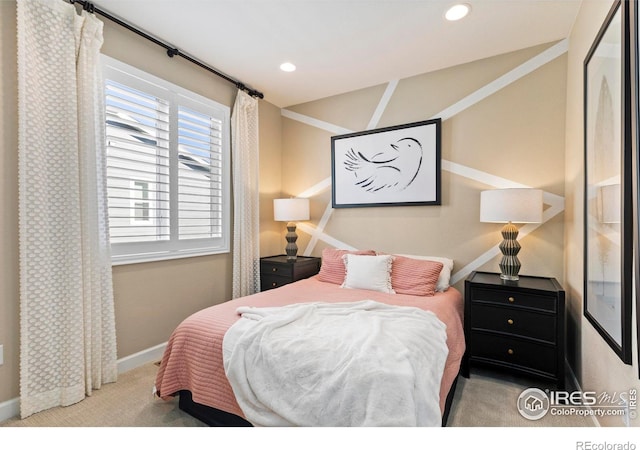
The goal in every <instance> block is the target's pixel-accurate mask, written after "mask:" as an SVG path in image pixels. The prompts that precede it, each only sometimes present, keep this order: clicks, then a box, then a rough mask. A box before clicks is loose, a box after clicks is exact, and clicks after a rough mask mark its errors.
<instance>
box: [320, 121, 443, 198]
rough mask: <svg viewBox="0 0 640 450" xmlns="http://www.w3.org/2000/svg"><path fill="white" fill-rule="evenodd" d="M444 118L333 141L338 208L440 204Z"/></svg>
mask: <svg viewBox="0 0 640 450" xmlns="http://www.w3.org/2000/svg"><path fill="white" fill-rule="evenodd" d="M440 129H441V119H433V120H426V121H423V122H415V123H410V124H406V125H397V126H393V127H387V128H379V129H375V130H368V131H362V132H358V133H350V134H344V135H340V136H333V137H332V138H331V181H332V196H331V201H332V206H333V207H334V208H353V207H367V206H403V205H404V206H406V205H440V204H441V200H440V171H441V161H440V158H441V149H440V145H441V143H440V134H441V130H440Z"/></svg>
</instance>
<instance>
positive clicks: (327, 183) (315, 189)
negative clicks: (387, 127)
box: [298, 177, 331, 198]
mask: <svg viewBox="0 0 640 450" xmlns="http://www.w3.org/2000/svg"><path fill="white" fill-rule="evenodd" d="M330 187H331V177H327V178H325V179H324V180H322V181H320V182H319V183H316V184H314V185H313V186H311V187H310V188H309V189H307V190H306V191H303V192H300V193H299V194H298V197H301V198H309V197H314V196H316V195H318V194H319V193H321V192H324V191H326V190H327V189H329V188H330Z"/></svg>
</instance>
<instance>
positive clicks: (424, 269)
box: [391, 256, 442, 296]
mask: <svg viewBox="0 0 640 450" xmlns="http://www.w3.org/2000/svg"><path fill="white" fill-rule="evenodd" d="M441 270H442V263H440V262H436V261H428V260H419V259H412V258H405V257H404V256H395V257H394V259H393V265H392V268H391V286H392V287H393V290H394V291H396V294H408V295H420V296H433V295H434V294H435V292H436V284H437V283H438V277H439V276H440V271H441Z"/></svg>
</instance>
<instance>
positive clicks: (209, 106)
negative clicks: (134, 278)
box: [105, 57, 230, 263]
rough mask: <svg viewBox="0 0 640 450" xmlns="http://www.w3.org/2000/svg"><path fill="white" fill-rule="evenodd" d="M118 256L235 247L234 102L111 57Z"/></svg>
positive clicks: (110, 157)
mask: <svg viewBox="0 0 640 450" xmlns="http://www.w3.org/2000/svg"><path fill="white" fill-rule="evenodd" d="M105 84H106V89H105V99H106V113H107V117H106V132H107V148H106V152H107V178H108V197H109V229H110V233H111V242H112V254H113V262H114V263H118V262H123V263H130V262H141V261H150V260H158V259H168V258H176V257H185V256H193V255H202V254H211V253H222V252H228V251H229V177H230V175H229V108H228V107H226V106H223V105H220V104H218V103H216V102H214V101H212V100H209V99H206V98H204V97H201V96H199V95H197V94H194V93H192V92H189V91H186V90H184V89H182V88H180V87H178V86H175V85H172V84H170V83H168V82H166V81H164V80H160V79H158V78H156V77H153V76H151V75H149V74H146V73H144V72H141V71H138V70H137V69H135V68H132V67H129V66H126V65H124V64H122V63H120V62H118V61H115V60H112V59H110V58H107V57H105Z"/></svg>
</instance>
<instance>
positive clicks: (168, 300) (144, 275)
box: [0, 1, 281, 403]
mask: <svg viewBox="0 0 640 450" xmlns="http://www.w3.org/2000/svg"><path fill="white" fill-rule="evenodd" d="M15 8H16V5H15V2H14V1H0V44H1V45H0V62H1V63H2V66H1V71H2V77H1V78H0V126H1V127H2V128H1V130H0V134H1V140H0V142H1V146H0V161H1V166H0V168H1V170H2V174H1V177H0V211H2V214H1V215H0V344H2V345H4V365H2V366H0V403H2V402H4V401H7V400H10V399H13V398H16V397H18V395H19V357H18V356H19V296H18V289H19V273H18V194H17V192H18V179H17V165H18V163H17V150H16V149H17V139H18V137H17V124H16V116H17V87H16V85H17V75H16V36H15V30H16V22H15V15H16V14H15ZM104 22H105V32H104V33H105V43H104V46H103V53H105V54H107V55H109V56H111V57H114V58H116V59H119V60H121V61H123V62H125V63H127V64H130V65H133V66H136V67H138V68H139V69H141V70H144V71H147V72H150V73H152V74H154V75H156V76H159V77H161V78H164V79H166V80H168V81H170V82H172V83H175V84H177V85H180V86H182V87H184V88H186V89H190V90H192V91H194V92H197V93H198V94H201V95H203V96H206V97H209V98H211V99H213V100H215V101H217V102H220V103H222V104H224V105H227V106H230V107H231V106H233V101H234V100H235V95H236V88H235V86H233V85H231V84H229V83H227V82H226V81H223V80H222V79H220V78H218V77H216V76H215V75H213V74H211V73H209V72H207V71H205V70H203V69H201V68H199V67H197V66H196V65H194V64H192V63H190V62H188V61H186V60H184V59H183V58H173V59H169V58H168V57H167V56H166V53H165V51H164V49H162V48H161V47H158V46H156V45H155V44H153V43H151V42H149V41H147V40H145V39H143V38H141V37H139V36H137V35H135V34H134V33H132V32H130V31H127V30H126V29H124V28H122V27H120V26H118V25H116V24H114V23H112V22H110V21H108V20H104ZM246 81H247V82H249V80H246ZM280 130H281V118H280V110H279V109H278V108H276V107H275V106H273V105H271V104H270V103H268V102H267V101H261V102H260V136H259V137H260V147H261V152H262V155H263V157H261V160H260V174H261V189H262V191H261V192H262V193H261V200H262V201H263V202H264V204H265V205H269V204H270V203H271V201H272V199H273V198H274V197H276V196H278V195H279V193H280V146H281V133H280ZM263 216H265V217H266V214H263ZM278 233H279V230H278V229H277V225H276V224H274V222H273V220H271V219H269V218H268V217H266V218H264V219H263V223H262V224H261V235H262V236H265V239H264V242H265V243H264V245H262V246H261V251H263V252H265V254H270V253H271V252H275V251H277V249H276V248H275V247H273V246H274V245H275V244H273V243H274V242H276V241H277V240H274V239H271V238H270V235H271V234H274V235H275V234H278ZM231 264H232V259H231V255H230V254H223V255H214V256H202V257H196V258H185V259H182V260H172V261H164V262H155V263H142V264H131V265H121V266H115V267H114V268H113V283H114V295H115V312H116V333H117V343H118V358H122V357H125V356H128V355H131V354H134V353H137V352H139V351H142V350H145V349H148V348H150V347H153V346H156V345H158V344H161V343H163V342H166V341H167V339H168V338H169V335H170V333H171V331H173V329H174V328H175V326H176V325H177V324H178V323H179V322H180V321H181V320H182V319H184V318H185V317H186V316H188V315H189V314H191V313H192V312H195V311H197V310H200V309H202V308H204V307H207V306H210V305H213V304H216V303H220V302H222V301H225V300H228V299H230V298H231Z"/></svg>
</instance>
